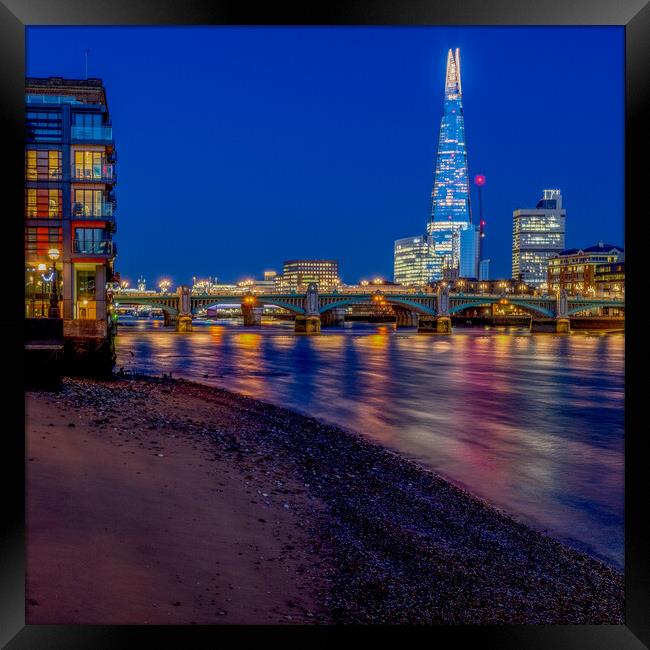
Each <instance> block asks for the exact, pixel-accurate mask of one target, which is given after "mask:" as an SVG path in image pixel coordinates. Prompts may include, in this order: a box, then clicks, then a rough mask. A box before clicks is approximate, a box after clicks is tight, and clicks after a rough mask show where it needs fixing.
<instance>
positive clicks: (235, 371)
mask: <svg viewBox="0 0 650 650" xmlns="http://www.w3.org/2000/svg"><path fill="white" fill-rule="evenodd" d="M292 328H293V324H291V323H280V324H275V325H266V324H265V325H263V326H262V327H261V328H255V329H254V328H244V327H242V326H241V325H240V324H237V323H235V322H233V321H217V322H215V323H203V324H201V323H199V322H196V323H195V329H194V331H193V332H192V333H188V334H179V333H176V332H175V331H173V330H172V329H170V328H163V327H162V323H161V322H155V321H154V322H151V321H148V322H147V321H135V320H134V321H130V322H129V323H128V324H125V325H121V326H120V329H119V335H118V338H117V349H118V364H117V368H118V369H119V368H120V367H124V368H125V369H127V368H138V369H141V370H144V371H145V372H148V373H154V374H160V373H162V372H170V371H171V372H173V374H174V376H178V377H184V378H186V379H189V380H193V381H198V382H201V383H205V384H210V385H215V386H220V387H223V388H227V389H231V390H235V391H238V392H241V393H244V394H246V395H250V396H252V397H256V398H258V399H261V400H264V401H268V402H272V403H275V404H278V405H281V406H286V407H289V408H293V409H295V410H298V411H300V412H302V413H306V414H308V415H312V416H314V417H317V418H320V419H322V420H325V421H328V422H331V423H334V424H338V425H340V426H342V427H344V428H347V429H351V430H355V431H358V432H360V433H362V434H363V435H365V436H368V437H369V438H371V439H373V440H375V441H377V442H380V443H382V444H384V445H386V446H389V447H391V448H393V449H395V450H397V451H399V452H401V453H403V454H404V455H406V456H408V457H410V458H412V459H415V460H417V461H418V462H419V463H421V464H423V465H425V466H427V467H429V468H431V469H433V470H435V471H436V472H438V473H439V474H441V475H442V476H444V477H445V478H447V479H449V480H451V481H452V482H454V483H456V484H457V485H460V486H462V487H465V488H467V489H468V490H470V491H471V492H472V493H474V494H476V495H477V496H479V497H481V498H483V499H486V500H487V501H489V502H490V503H492V504H493V505H495V506H497V507H498V508H500V509H502V510H505V511H507V512H508V513H510V514H512V515H513V516H515V517H516V518H517V519H519V520H521V521H524V522H526V523H528V524H529V525H532V526H533V527H535V528H537V529H538V530H543V531H547V532H548V533H550V534H552V535H554V536H556V537H558V538H560V539H562V540H563V541H565V542H567V543H569V544H571V545H573V546H574V547H577V548H580V549H582V550H585V551H587V552H589V553H590V554H591V555H593V556H596V557H599V558H600V559H603V560H604V561H606V562H607V563H609V564H611V565H612V566H615V567H617V568H619V569H622V567H623V546H624V543H623V508H624V493H623V486H624V480H623V479H624V474H623V469H624V418H623V414H624V343H625V338H624V334H622V333H615V334H586V333H577V332H576V333H573V334H571V335H569V336H555V335H550V334H535V335H531V334H529V333H528V331H526V330H521V329H515V328H512V329H505V328H496V329H478V328H476V329H472V328H455V330H454V333H453V335H452V336H449V337H436V336H426V335H418V334H417V333H416V331H415V330H414V329H405V330H402V329H400V330H395V329H394V326H393V325H370V324H361V323H354V324H346V326H345V327H341V328H333V329H327V330H323V333H322V335H320V336H296V335H295V334H294V333H293V329H292Z"/></svg>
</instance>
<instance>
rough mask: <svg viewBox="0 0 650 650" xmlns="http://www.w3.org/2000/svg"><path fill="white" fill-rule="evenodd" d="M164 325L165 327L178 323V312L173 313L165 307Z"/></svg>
mask: <svg viewBox="0 0 650 650" xmlns="http://www.w3.org/2000/svg"><path fill="white" fill-rule="evenodd" d="M163 319H164V321H163V325H164V326H165V327H172V326H174V325H176V320H177V316H176V314H171V313H170V312H168V311H166V310H165V309H163Z"/></svg>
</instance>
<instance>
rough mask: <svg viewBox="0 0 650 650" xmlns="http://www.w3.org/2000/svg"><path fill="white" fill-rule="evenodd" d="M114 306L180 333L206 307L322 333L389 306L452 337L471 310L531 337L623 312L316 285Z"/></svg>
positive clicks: (560, 298)
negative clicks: (278, 316)
mask: <svg viewBox="0 0 650 650" xmlns="http://www.w3.org/2000/svg"><path fill="white" fill-rule="evenodd" d="M113 302H114V304H115V305H116V306H135V305H147V306H149V307H152V308H158V309H161V310H162V311H163V314H164V315H165V323H166V324H172V322H174V321H175V322H176V329H177V330H178V331H191V329H192V318H193V317H194V316H196V315H197V314H198V313H199V312H201V311H203V310H205V309H207V308H208V307H217V306H219V305H239V306H240V307H241V310H242V315H243V320H244V325H245V326H258V325H260V324H261V319H262V311H263V309H264V307H265V306H275V307H281V308H282V309H286V310H288V311H290V312H293V313H294V314H295V331H296V332H299V333H305V334H313V333H318V332H319V331H320V328H321V325H323V326H328V325H338V324H342V322H343V320H344V319H345V311H346V309H347V307H349V306H350V305H355V304H361V303H375V304H378V305H382V306H385V305H390V306H391V307H393V310H394V312H395V314H396V321H397V327H408V326H411V327H413V326H416V327H417V328H418V331H419V332H424V333H433V334H449V333H451V316H452V315H453V314H457V313H459V312H462V311H463V310H465V309H470V308H472V307H474V308H479V307H485V306H490V305H494V304H500V305H512V306H514V307H517V308H518V309H520V310H522V311H524V312H527V313H529V314H530V315H531V331H533V332H542V331H544V332H546V331H548V332H556V333H563V332H569V331H570V323H571V317H572V316H576V315H577V314H593V313H597V312H598V311H599V310H600V309H602V308H604V307H614V308H618V309H625V301H624V300H619V299H606V298H587V297H582V296H571V297H568V296H567V295H566V293H565V292H564V291H563V292H561V293H560V294H559V295H557V296H532V295H506V294H466V293H450V292H449V288H448V287H446V286H444V287H443V286H439V287H438V289H437V291H435V292H431V293H409V292H408V291H406V290H404V291H403V292H393V291H386V292H384V291H381V290H377V291H367V292H358V293H347V292H336V291H335V292H330V293H319V292H318V288H317V286H316V285H314V284H312V285H309V287H308V289H307V291H306V292H305V293H300V294H299V293H255V294H253V293H224V294H218V295H215V294H195V293H192V292H191V291H190V288H189V287H188V286H180V287H178V289H177V290H176V293H135V292H117V293H115V294H114V296H113Z"/></svg>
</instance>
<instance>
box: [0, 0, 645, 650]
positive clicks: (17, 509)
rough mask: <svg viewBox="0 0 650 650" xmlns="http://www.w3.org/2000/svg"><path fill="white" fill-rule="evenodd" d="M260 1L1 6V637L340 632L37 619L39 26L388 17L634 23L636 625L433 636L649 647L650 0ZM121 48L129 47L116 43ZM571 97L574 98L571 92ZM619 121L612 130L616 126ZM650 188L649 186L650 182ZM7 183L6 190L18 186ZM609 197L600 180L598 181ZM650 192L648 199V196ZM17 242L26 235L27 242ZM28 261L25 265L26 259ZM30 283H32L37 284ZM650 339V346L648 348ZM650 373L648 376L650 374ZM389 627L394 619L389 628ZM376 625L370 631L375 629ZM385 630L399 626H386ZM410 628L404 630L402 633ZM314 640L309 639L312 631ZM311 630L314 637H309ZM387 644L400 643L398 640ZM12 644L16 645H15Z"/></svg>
mask: <svg viewBox="0 0 650 650" xmlns="http://www.w3.org/2000/svg"><path fill="white" fill-rule="evenodd" d="M290 6H291V5H290V3H286V2H282V3H268V4H266V5H259V6H258V5H256V4H252V3H249V2H238V3H235V2H232V1H229V2H209V1H208V0H191V1H190V2H178V0H176V1H174V0H131V1H130V2H119V3H118V2H100V1H99V0H0V61H1V62H2V63H1V65H0V116H1V118H2V119H1V120H0V133H1V135H2V139H1V140H0V141H1V142H3V143H4V147H5V150H6V152H5V157H6V159H7V160H13V161H15V164H14V165H12V166H10V168H8V169H7V170H6V171H5V173H4V174H3V175H0V183H2V186H3V187H4V192H3V196H4V197H5V198H6V200H5V203H4V206H5V210H6V219H5V228H6V229H7V230H6V232H7V239H6V240H5V241H6V242H12V244H11V245H10V246H8V245H5V250H4V251H3V252H4V253H5V257H8V259H7V260H6V265H5V267H4V269H5V277H6V278H7V280H6V285H5V294H6V301H5V303H4V310H3V315H4V318H3V319H2V321H1V322H2V325H3V331H4V332H5V337H4V341H5V345H4V346H3V351H4V352H5V355H4V356H5V359H4V360H5V376H6V377H7V378H8V379H9V381H8V382H6V385H5V389H4V396H5V398H6V399H7V404H9V405H10V406H11V408H10V409H7V412H8V414H9V418H8V419H6V420H5V427H3V428H4V431H3V438H2V447H3V454H2V462H3V465H4V467H3V469H4V471H3V483H4V495H5V497H6V499H5V508H4V512H5V516H4V518H3V529H2V533H3V534H2V537H1V540H0V544H1V546H0V576H1V578H0V643H2V644H3V646H4V647H7V648H11V649H16V650H17V649H21V648H29V649H30V650H31V649H33V648H66V650H69V649H74V648H86V647H88V648H123V647H133V646H137V645H138V644H140V643H142V644H144V643H151V642H153V643H156V642H158V644H159V645H162V646H169V645H173V646H178V647H194V648H196V647H214V644H215V642H217V641H219V640H222V639H225V638H226V635H228V636H229V637H230V636H232V638H233V640H235V639H236V640H237V642H241V641H242V640H243V639H244V638H251V639H252V638H253V636H252V635H255V637H257V638H259V639H260V641H262V640H263V642H264V643H269V642H273V641H274V640H279V639H280V637H279V636H278V635H279V634H281V633H282V634H284V633H285V632H286V633H289V634H290V635H294V634H296V635H297V633H298V631H300V632H301V633H304V634H307V635H308V639H309V641H308V642H309V643H310V644H312V645H313V644H315V643H317V642H318V641H324V642H328V641H331V640H333V638H334V637H332V636H331V635H332V634H334V633H338V631H339V629H340V628H339V627H338V626H312V627H298V626H293V627H284V626H246V627H243V626H242V627H228V626H191V625H190V626H87V625H86V626H74V625H70V626H67V625H53V626H46V625H26V624H25V568H26V567H25V493H24V491H25V490H24V488H25V461H26V459H25V439H24V429H25V409H24V357H23V340H24V338H23V327H24V304H23V294H24V290H23V287H22V284H21V281H22V280H21V278H23V270H22V265H24V247H23V243H22V240H23V238H24V231H23V229H24V223H23V220H22V219H20V218H16V216H17V215H20V214H22V211H23V209H24V196H23V187H24V166H23V163H22V160H23V157H24V78H25V32H26V27H28V26H35V25H89V26H90V25H120V26H122V25H160V26H163V25H186V26H189V25H331V26H335V25H341V26H346V25H347V26H359V25H383V26H389V25H394V26H407V25H413V26H418V25H419V26H435V25H446V26H451V25H458V26H478V25H483V26H490V25H491V26H504V25H512V26H525V25H529V26H542V25H547V26H589V25H592V26H595V25H599V26H604V25H612V26H620V27H622V28H624V30H625V103H626V106H625V170H626V175H625V248H626V258H627V259H626V267H627V270H628V273H627V279H626V294H627V303H628V304H627V305H626V334H625V336H626V341H625V359H626V360H625V363H626V369H625V375H626V376H625V496H626V498H625V589H626V600H625V611H626V614H625V620H626V624H625V625H573V626H559V625H558V626H554V625H549V626H534V625H530V626H526V625H517V626H515V625H512V626H509V625H508V626H506V625H503V626H436V627H435V629H434V630H429V631H427V630H423V631H424V632H425V633H426V634H427V645H433V646H439V647H448V646H449V645H450V644H451V643H454V644H457V643H467V644H469V645H470V646H471V647H474V646H477V647H485V648H499V649H501V650H502V649H505V648H517V649H520V648H533V649H537V648H539V649H540V650H541V649H543V648H553V649H554V650H557V649H559V648H562V649H570V648H617V649H620V650H626V649H627V648H630V649H633V648H644V647H645V648H647V647H649V646H650V615H648V612H650V570H649V569H650V566H649V562H648V556H649V552H648V549H650V537H649V535H648V525H647V521H648V500H647V497H646V494H647V493H648V478H647V477H648V456H647V455H644V454H643V452H642V449H643V447H644V442H645V440H644V439H645V438H646V437H647V430H648V424H647V421H644V419H643V418H642V412H641V411H642V409H641V400H642V396H641V391H642V384H643V381H644V380H643V376H644V375H643V370H644V368H643V367H642V365H641V364H642V359H641V355H640V354H639V351H640V350H642V349H643V348H644V341H643V339H642V338H641V336H642V335H641V326H642V324H643V320H642V316H641V314H640V313H638V314H636V313H635V311H636V310H637V306H636V305H638V304H639V302H637V299H636V297H637V296H638V293H637V292H638V291H639V289H638V287H639V285H640V278H641V273H642V271H641V270H640V264H639V263H638V262H637V260H639V255H640V254H641V252H640V248H641V244H642V242H643V241H644V240H643V238H642V235H641V232H640V229H641V226H642V221H644V220H645V221H647V220H648V217H647V216H645V215H646V213H647V211H648V200H647V192H645V195H646V196H642V184H643V181H645V179H642V177H641V175H642V173H643V171H642V170H643V169H644V162H645V160H644V158H646V155H645V151H644V149H646V148H647V143H648V142H649V141H650V139H649V138H648V133H647V130H646V129H645V128H644V127H645V124H646V121H645V120H644V117H645V114H644V108H645V106H646V105H648V103H649V102H648V99H650V97H649V95H650V91H649V90H650V69H649V65H648V62H649V59H650V57H649V53H650V37H649V35H650V5H649V4H648V2H646V1H645V0H618V1H617V2H611V0H572V1H571V2H569V1H568V0H564V1H562V0H549V1H548V2H544V3H539V2H536V1H535V0H492V1H491V2H485V1H482V0H454V1H450V0H444V1H440V2H436V3H434V2H432V1H423V0H412V1H411V2H408V3H401V4H400V3H398V2H388V1H386V0H382V1H375V2H361V1H357V2H348V3H338V4H336V5H335V4H333V3H326V2H322V3H318V4H306V3H305V5H304V6H303V8H302V9H298V10H296V9H295V8H291V9H290ZM116 47H119V44H116ZM560 101H561V98H560ZM604 128H606V127H604ZM646 183H647V181H646ZM5 185H6V187H5ZM594 191H595V192H597V191H598V188H594ZM643 199H645V200H643ZM14 242H15V243H14ZM14 258H15V259H14ZM23 280H24V278H23ZM647 336H648V335H647V333H646V343H647ZM645 381H647V378H646V379H645ZM382 627H383V626H382ZM372 631H373V630H372V629H370V628H364V631H363V634H364V638H367V637H366V636H365V635H366V634H368V633H371V632H372ZM381 633H382V636H383V635H384V634H385V633H386V631H384V630H382V632H381ZM398 633H399V634H401V630H400V631H398ZM301 636H302V634H301ZM304 640H305V638H304V637H303V642H304ZM386 640H387V639H386ZM5 644H6V645H5Z"/></svg>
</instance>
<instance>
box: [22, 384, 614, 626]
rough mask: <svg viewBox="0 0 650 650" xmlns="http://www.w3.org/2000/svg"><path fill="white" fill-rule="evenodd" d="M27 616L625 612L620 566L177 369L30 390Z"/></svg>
mask: <svg viewBox="0 0 650 650" xmlns="http://www.w3.org/2000/svg"><path fill="white" fill-rule="evenodd" d="M26 412H27V422H26V443H27V457H26V464H27V622H28V623H30V624H54V623H64V624H71V623H72V624H73V623H83V624H99V623H104V624H140V623H142V624H144V623H147V624H192V623H195V624H224V623H234V624H313V623H317V624H318V623H344V624H351V623H362V624H374V623H392V624H400V623H421V624H622V623H623V622H624V578H623V575H622V573H620V572H618V571H616V570H615V569H613V568H611V567H609V566H607V565H605V564H604V563H602V562H600V561H599V560H596V559H594V558H591V557H589V556H587V555H585V554H582V553H580V552H579V551H576V550H573V549H570V548H568V547H567V546H565V545H563V544H561V543H560V542H559V541H557V540H555V539H554V538H552V537H549V536H547V535H544V534H542V533H540V532H537V531H535V530H533V529H531V528H529V527H527V526H526V525H524V524H522V523H519V522H517V521H515V520H514V519H513V518H511V517H509V516H508V514H507V513H504V512H501V511H499V510H497V509H496V508H493V507H492V506H490V505H489V504H487V503H485V502H484V501H481V500H479V499H478V498H476V497H474V496H473V495H471V494H469V493H468V492H466V491H464V490H462V489H460V488H458V487H456V486H454V485H452V484H451V483H449V482H447V481H445V480H443V479H442V478H440V477H439V476H437V475H436V474H434V473H433V472H431V471H429V470H426V469H424V468H423V467H421V466H419V465H418V464H416V463H415V462H412V461H410V460H408V459H406V458H404V457H402V456H400V455H398V454H397V453H395V452H393V451H391V450H388V449H385V448H383V447H381V446H379V445H377V444H375V443H372V442H370V441H368V439H366V438H362V437H361V436H360V435H358V434H356V433H355V432H350V431H345V430H343V429H341V428H338V427H335V426H331V425H328V424H325V423H323V422H320V421H319V420H316V419H313V418H310V417H307V416H304V415H300V414H298V413H296V412H293V411H290V410H288V409H284V408H280V407H277V406H272V405H270V404H267V403H264V402H261V401H258V400H255V399H252V398H250V397H246V396H243V395H239V394H236V393H233V392H229V391H225V390H222V389H219V388H214V387H208V386H203V385H199V384H194V383H191V382H187V381H183V380H172V379H169V378H164V379H156V378H151V377H149V378H145V377H139V378H131V377H123V378H119V377H116V378H115V379H113V380H111V381H95V380H88V379H73V378H65V379H64V380H63V386H62V389H61V391H60V392H59V393H49V392H40V391H30V392H28V393H27V397H26Z"/></svg>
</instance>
